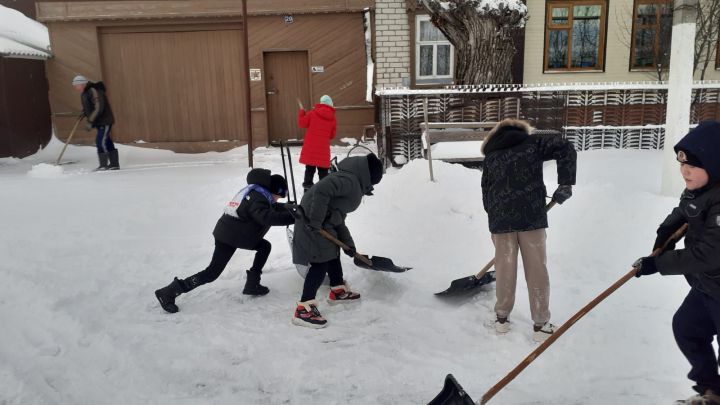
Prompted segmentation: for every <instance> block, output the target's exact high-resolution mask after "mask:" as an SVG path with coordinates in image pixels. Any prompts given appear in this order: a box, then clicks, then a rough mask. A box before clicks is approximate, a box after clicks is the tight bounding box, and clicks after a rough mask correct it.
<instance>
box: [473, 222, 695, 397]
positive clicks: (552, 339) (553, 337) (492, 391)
mask: <svg viewBox="0 0 720 405" xmlns="http://www.w3.org/2000/svg"><path fill="white" fill-rule="evenodd" d="M687 226H688V225H687V224H685V225H683V226H682V227H680V229H678V230H677V231H675V233H674V234H673V235H672V236H671V237H670V238H669V239H668V240H667V241H665V243H664V244H663V246H662V247H661V248H658V249H656V250H655V251H654V252H653V254H652V255H653V256H656V255H658V254H660V253H661V252H662V251H663V250H664V249H665V247H667V245H668V243H670V242H672V241H678V240H680V238H682V237H683V235H684V234H685V231H686V230H687ZM637 271H638V269H636V268H633V269H632V270H630V271H629V272H628V273H627V274H625V275H624V276H622V277H621V278H620V279H619V280H618V281H616V282H615V283H614V284H613V285H611V286H610V287H609V288H608V289H607V290H605V291H603V292H602V293H600V295H598V296H597V297H595V299H594V300H592V301H590V303H588V304H587V305H585V306H584V307H583V308H582V309H581V310H580V311H578V312H577V313H576V314H575V315H573V316H572V318H570V319H568V320H567V321H566V322H565V323H564V324H562V326H560V327H559V328H558V329H557V330H555V332H554V333H553V334H552V335H550V337H549V338H548V339H547V340H546V341H544V342H543V343H542V344H540V346H538V347H537V348H536V349H535V350H533V351H532V353H530V354H529V355H528V356H527V357H526V358H525V359H524V360H523V361H521V362H520V364H518V365H517V366H516V367H515V368H514V369H512V371H510V372H509V373H508V374H507V375H506V376H505V377H504V378H503V379H502V380H500V381H499V382H498V383H497V384H495V385H493V386H492V387H491V388H490V389H489V390H488V391H487V392H486V393H485V394H484V395H483V396H482V398H481V399H480V402H479V403H480V405H484V404H486V403H487V402H488V401H489V400H490V399H491V398H492V397H494V396H495V394H497V393H498V391H500V390H501V389H503V388H504V387H505V386H506V385H507V384H508V383H510V381H512V380H513V379H515V377H517V375H518V374H520V373H521V372H522V371H523V370H524V369H525V367H527V366H528V365H530V363H532V362H533V360H535V359H536V358H537V357H538V356H540V354H542V352H544V351H545V349H547V348H548V347H549V346H550V345H551V344H553V342H555V341H556V340H557V339H558V338H559V337H560V336H562V334H563V333H565V332H566V331H567V330H568V329H570V327H571V326H573V325H574V324H575V322H577V321H579V320H580V318H582V317H583V316H585V314H587V313H588V312H590V311H591V310H592V309H593V308H595V306H597V304H599V303H600V302H602V301H603V300H604V299H605V298H607V297H608V296H609V295H610V294H612V293H613V292H615V290H617V289H618V288H620V286H622V285H623V284H625V283H626V282H627V281H628V280H630V279H631V278H633V277H635V274H636V273H637Z"/></svg>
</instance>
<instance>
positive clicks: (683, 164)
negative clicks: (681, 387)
mask: <svg viewBox="0 0 720 405" xmlns="http://www.w3.org/2000/svg"><path fill="white" fill-rule="evenodd" d="M675 153H676V154H677V160H678V162H680V174H681V175H682V177H683V180H685V191H683V193H682V195H681V196H680V204H679V205H678V207H677V208H675V209H674V210H673V211H672V212H671V213H670V215H668V217H667V218H665V220H664V221H663V222H662V224H660V227H659V228H658V229H657V239H656V241H655V245H654V246H653V250H655V249H658V248H659V247H661V246H662V245H663V243H664V242H665V241H666V240H668V238H669V237H670V235H672V234H673V233H674V232H675V231H677V230H678V229H680V228H681V227H682V226H683V225H685V224H687V225H688V227H687V233H686V234H685V247H684V249H677V250H674V249H675V243H672V244H668V245H667V246H666V247H665V250H664V251H662V252H661V253H660V254H658V255H657V256H647V257H642V258H640V259H638V260H637V261H636V262H635V264H633V267H635V268H636V269H637V274H636V277H640V276H647V275H650V274H654V273H660V274H662V275H663V276H668V275H676V274H677V275H680V274H682V275H684V276H685V279H686V280H687V281H688V283H689V284H690V292H689V293H688V295H687V296H686V297H685V300H684V301H683V303H682V304H681V305H680V308H678V310H677V312H675V316H673V322H672V327H673V333H674V334H675V341H676V342H677V345H678V347H679V348H680V351H681V352H682V353H683V354H684V355H685V357H686V358H687V360H688V362H690V366H691V369H690V372H689V373H688V378H689V379H690V380H692V381H694V382H695V386H694V387H693V389H694V390H695V391H697V392H698V395H695V396H693V397H691V398H689V399H687V400H684V401H678V402H677V403H678V404H703V405H720V375H718V356H717V354H716V353H715V349H713V340H714V339H716V338H717V336H718V331H720V122H718V121H705V122H701V123H700V124H698V126H697V127H695V129H693V130H692V131H690V132H689V133H688V134H687V135H685V137H684V138H682V139H681V140H680V142H678V143H677V145H675Z"/></svg>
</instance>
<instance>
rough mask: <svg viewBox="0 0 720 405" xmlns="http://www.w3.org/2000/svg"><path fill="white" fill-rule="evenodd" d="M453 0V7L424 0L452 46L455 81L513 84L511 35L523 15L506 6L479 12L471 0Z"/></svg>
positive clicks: (513, 54)
mask: <svg viewBox="0 0 720 405" xmlns="http://www.w3.org/2000/svg"><path fill="white" fill-rule="evenodd" d="M452 3H455V5H456V6H455V7H454V8H443V7H442V6H441V5H440V4H438V2H436V1H428V0H424V1H423V5H424V6H425V8H426V10H427V11H428V12H429V13H430V15H431V16H432V22H433V24H435V26H436V27H438V29H439V30H440V31H441V32H442V33H443V34H444V35H445V37H446V38H447V39H448V41H450V43H451V44H453V46H454V47H455V54H456V58H457V60H456V63H455V83H456V84H498V83H512V62H513V57H514V56H515V52H516V49H515V44H514V43H513V37H512V34H513V32H514V30H516V29H518V28H516V27H519V26H521V25H522V22H524V19H525V16H524V15H520V14H519V13H518V12H517V11H514V10H507V9H500V10H499V12H497V13H494V14H492V13H480V12H478V10H476V9H475V6H474V5H473V2H463V1H455V2H452Z"/></svg>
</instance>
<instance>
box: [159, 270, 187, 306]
mask: <svg viewBox="0 0 720 405" xmlns="http://www.w3.org/2000/svg"><path fill="white" fill-rule="evenodd" d="M188 291H189V290H188V289H187V288H185V286H184V285H183V282H182V281H181V280H178V278H177V277H175V279H174V280H173V281H172V283H170V284H169V285H168V286H167V287H163V288H161V289H159V290H156V291H155V296H156V297H157V299H158V301H160V306H162V307H163V309H164V310H166V311H167V312H170V313H171V314H174V313H176V312H177V311H179V308H178V307H177V305H175V298H177V297H178V296H179V295H180V294H182V293H184V292H188Z"/></svg>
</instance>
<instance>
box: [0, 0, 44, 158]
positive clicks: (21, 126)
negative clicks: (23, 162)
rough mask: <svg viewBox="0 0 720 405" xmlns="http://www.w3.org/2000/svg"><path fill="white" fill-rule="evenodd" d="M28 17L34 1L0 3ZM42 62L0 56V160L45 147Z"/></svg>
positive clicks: (32, 11)
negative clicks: (0, 158)
mask: <svg viewBox="0 0 720 405" xmlns="http://www.w3.org/2000/svg"><path fill="white" fill-rule="evenodd" d="M0 5H3V6H5V7H9V8H13V9H15V10H18V11H20V12H22V13H23V14H25V15H26V16H28V17H30V18H32V17H34V15H35V2H34V1H31V0H0ZM47 94H48V88H47V81H46V80H45V69H44V66H43V62H42V61H39V60H29V59H16V58H3V57H0V157H25V156H28V155H31V154H33V153H35V152H37V151H38V149H40V148H42V147H43V146H45V145H46V144H47V143H48V142H49V141H50V137H51V135H52V126H51V122H50V105H49V104H48V97H47Z"/></svg>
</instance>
